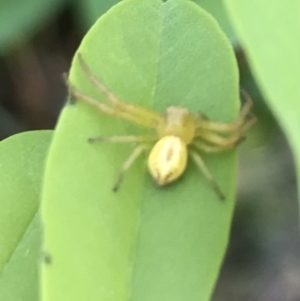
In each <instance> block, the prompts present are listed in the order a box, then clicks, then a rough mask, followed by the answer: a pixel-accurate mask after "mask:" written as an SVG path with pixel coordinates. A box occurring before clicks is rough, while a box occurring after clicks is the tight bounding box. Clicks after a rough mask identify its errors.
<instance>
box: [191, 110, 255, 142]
mask: <svg viewBox="0 0 300 301" xmlns="http://www.w3.org/2000/svg"><path fill="white" fill-rule="evenodd" d="M250 117H251V118H250V119H249V120H247V121H246V122H245V123H244V124H242V125H241V126H240V128H238V130H237V131H236V132H233V133H232V134H231V135H229V136H228V137H224V136H221V135H220V134H218V133H214V132H213V131H203V130H201V131H200V129H199V130H198V131H197V132H196V135H195V136H196V137H201V138H202V139H204V140H206V141H208V142H211V143H214V144H218V145H221V146H230V145H232V146H233V147H236V146H237V145H238V144H239V143H240V142H241V141H242V140H243V139H244V136H243V135H244V134H245V132H247V131H248V130H249V129H250V128H251V127H252V126H253V125H254V124H255V123H256V117H255V116H254V115H251V116H250Z"/></svg>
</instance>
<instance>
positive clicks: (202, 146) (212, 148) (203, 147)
mask: <svg viewBox="0 0 300 301" xmlns="http://www.w3.org/2000/svg"><path fill="white" fill-rule="evenodd" d="M240 142H242V140H240V141H238V142H237V143H232V144H229V145H224V146H222V145H210V144H207V143H205V142H203V141H197V140H196V141H194V142H193V143H192V146H194V147H195V148H197V149H198V150H200V151H203V152H205V153H209V154H216V153H222V152H225V151H228V150H230V149H234V148H235V147H236V146H237V144H239V143H240Z"/></svg>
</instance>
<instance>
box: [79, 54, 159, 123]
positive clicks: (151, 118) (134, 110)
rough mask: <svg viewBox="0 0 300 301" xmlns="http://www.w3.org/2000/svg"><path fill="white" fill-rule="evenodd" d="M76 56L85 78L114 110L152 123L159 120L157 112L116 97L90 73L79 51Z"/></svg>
mask: <svg viewBox="0 0 300 301" xmlns="http://www.w3.org/2000/svg"><path fill="white" fill-rule="evenodd" d="M77 58H78V62H79V65H80V67H81V69H82V70H83V72H84V73H85V75H86V76H87V78H88V79H89V80H90V81H91V82H92V83H93V84H94V85H95V86H96V87H97V88H98V89H99V91H100V92H102V93H103V94H104V95H105V96H106V97H107V100H108V101H109V102H110V103H111V105H113V107H114V109H115V110H117V111H123V112H124V113H127V114H129V115H132V116H135V117H139V118H140V119H146V120H147V121H148V122H149V123H151V124H152V125H156V124H157V122H159V120H160V116H159V114H157V113H155V112H153V111H150V110H147V109H144V108H142V107H139V106H134V105H132V104H129V103H126V102H123V101H121V100H120V99H118V97H117V96H116V95H115V94H114V93H112V92H111V91H110V90H109V88H108V87H107V86H105V85H104V83H103V82H102V81H101V80H100V79H99V78H97V76H96V75H94V74H93V73H92V71H91V70H90V68H89V67H88V65H87V64H86V62H85V61H84V59H83V57H82V55H81V54H80V53H78V54H77Z"/></svg>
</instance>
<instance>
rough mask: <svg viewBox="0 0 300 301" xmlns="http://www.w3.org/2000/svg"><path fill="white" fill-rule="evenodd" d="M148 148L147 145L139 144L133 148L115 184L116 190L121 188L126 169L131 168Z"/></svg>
mask: <svg viewBox="0 0 300 301" xmlns="http://www.w3.org/2000/svg"><path fill="white" fill-rule="evenodd" d="M146 148H147V147H146V146H145V145H139V146H137V147H136V148H135V149H134V150H133V152H132V153H131V154H130V156H129V157H128V158H127V160H126V161H125V162H124V164H123V165H122V167H121V170H120V173H119V177H118V180H117V182H116V184H115V186H114V187H113V191H114V192H117V191H118V190H119V188H120V186H121V184H122V182H123V180H124V176H125V173H126V171H127V170H128V169H129V168H130V166H131V165H132V164H133V163H134V161H135V160H136V159H137V158H138V157H139V156H140V155H141V154H142V153H143V151H145V150H146Z"/></svg>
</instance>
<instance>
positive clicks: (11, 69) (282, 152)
mask: <svg viewBox="0 0 300 301" xmlns="http://www.w3.org/2000/svg"><path fill="white" fill-rule="evenodd" d="M31 2H32V4H30V3H31ZM117 2H118V1H117V0H99V1H98V0H88V1H84V0H82V1H76V2H75V1H70V0H69V1H67V0H51V1H44V2H43V4H41V1H37V0H30V1H23V0H22V1H20V0H11V1H9V2H8V1H7V0H5V1H2V2H1V3H0V28H1V29H0V140H2V139H5V138H6V137H9V136H11V135H13V134H16V133H18V132H22V131H27V130H36V129H53V128H54V127H55V123H56V121H57V118H58V115H59V112H60V110H61V108H62V106H63V105H64V102H65V99H66V93H67V92H66V88H65V86H64V84H63V81H62V77H61V74H62V73H63V72H65V71H67V70H68V69H69V66H70V62H71V59H72V56H73V54H74V52H75V51H76V49H77V47H78V46H79V43H80V41H81V38H82V37H83V35H84V34H85V32H86V31H87V30H88V28H89V26H90V25H91V24H92V23H93V21H94V20H95V18H96V17H97V16H100V15H101V14H102V13H104V12H105V11H106V10H107V9H108V8H109V7H110V6H111V5H113V4H115V3H117ZM198 2H201V1H198ZM214 3H215V4H214V5H215V6H218V5H220V4H219V2H214ZM24 5H25V6H26V9H25V7H23V6H24ZM212 8H213V9H218V7H215V8H214V7H212ZM212 13H213V14H214V12H213V11H212ZM223 14H224V12H223ZM218 18H220V15H218ZM221 18H226V16H224V15H222V16H221ZM223 21H224V19H222V20H220V23H221V25H222V24H223ZM227 34H228V32H227ZM228 35H229V38H230V39H231V41H232V42H233V45H234V48H235V51H236V56H237V59H238V62H239V67H240V74H241V86H242V87H243V88H244V89H246V90H247V91H248V93H249V94H250V95H251V96H252V98H253V99H254V103H255V109H254V111H255V114H256V115H257V117H258V120H259V123H258V125H257V126H256V127H255V128H254V129H253V130H252V131H251V133H250V135H249V136H248V139H247V141H246V142H245V143H244V144H243V146H242V147H241V151H240V165H239V166H240V169H239V181H238V193H237V206H236V212H235V216H234V221H233V226H232V236H231V241H230V244H229V248H228V252H227V256H226V259H225V263H224V265H223V268H222V271H221V276H220V279H219V281H218V284H217V287H216V291H215V294H214V297H213V301H235V300H236V301H241V300H243V301H252V300H253V301H254V300H256V301H300V255H299V254H300V240H299V227H298V226H299V225H298V205H297V190H296V181H295V170H294V162H293V158H292V154H291V151H290V149H289V146H288V144H287V141H286V139H285V137H284V135H283V133H282V132H281V130H280V128H279V126H278V125H277V123H276V121H275V120H274V118H273V117H272V114H271V113H270V112H269V110H268V108H267V106H266V105H265V102H264V99H263V97H262V95H261V94H260V92H259V88H258V87H257V85H256V83H255V81H254V79H253V77H252V75H251V72H250V70H249V67H248V63H247V59H246V57H245V55H244V53H243V49H242V46H241V45H239V42H238V39H237V37H236V36H234V34H232V33H231V34H228Z"/></svg>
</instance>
